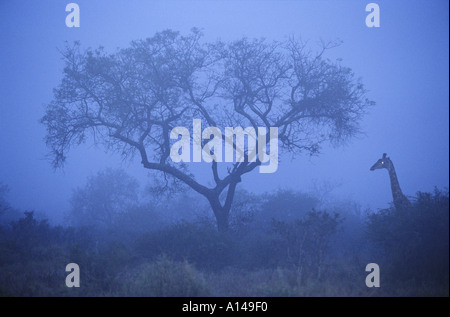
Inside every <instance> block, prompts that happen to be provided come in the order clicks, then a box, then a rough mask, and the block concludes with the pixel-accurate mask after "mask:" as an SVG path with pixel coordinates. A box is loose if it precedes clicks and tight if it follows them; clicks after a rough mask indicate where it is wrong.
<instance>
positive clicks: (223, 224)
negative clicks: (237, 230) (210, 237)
mask: <svg viewBox="0 0 450 317" xmlns="http://www.w3.org/2000/svg"><path fill="white" fill-rule="evenodd" d="M208 200H209V203H210V205H211V208H212V210H213V212H214V216H215V217H216V222H217V230H218V231H219V232H222V233H223V232H227V231H228V230H229V228H230V227H229V223H228V220H229V217H228V216H229V215H230V209H231V208H229V207H228V208H226V207H223V206H222V205H221V204H220V201H219V198H218V197H214V198H209V199H208ZM230 207H231V206H230Z"/></svg>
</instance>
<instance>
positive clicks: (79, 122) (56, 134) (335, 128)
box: [42, 29, 372, 231]
mask: <svg viewBox="0 0 450 317" xmlns="http://www.w3.org/2000/svg"><path fill="white" fill-rule="evenodd" d="M201 38H202V34H201V32H199V31H198V30H196V29H194V30H192V32H191V33H190V34H189V35H187V36H182V35H180V34H179V33H178V32H174V31H171V30H166V31H163V32H160V33H156V34H155V35H154V36H153V37H151V38H147V39H145V40H139V41H134V42H132V43H131V45H130V46H129V47H128V48H124V49H120V50H117V51H116V52H115V53H112V54H108V53H107V52H105V50H104V49H103V48H101V47H100V48H98V49H95V50H93V49H85V50H82V49H81V47H80V45H79V43H75V44H74V45H73V46H68V47H66V49H65V50H64V51H63V52H62V55H63V59H64V60H65V68H64V76H63V79H62V82H61V84H60V85H59V87H58V88H56V89H55V90H54V99H53V100H52V101H51V102H50V103H49V104H48V106H47V109H46V113H45V115H44V117H43V118H42V123H44V124H45V125H46V127H47V135H46V143H47V145H48V146H49V147H50V148H51V156H52V158H53V164H54V166H55V167H57V166H61V165H62V164H63V163H64V161H65V158H66V153H67V152H68V150H69V149H70V148H71V147H72V146H74V145H79V144H80V143H82V142H85V141H86V139H87V137H88V136H89V135H90V136H92V137H93V138H92V140H93V142H95V143H98V144H102V145H104V146H105V147H106V148H108V149H112V150H114V151H118V152H119V153H120V154H121V155H123V156H133V155H135V154H137V155H139V156H140V159H141V162H142V165H143V166H144V168H146V169H150V170H156V171H159V172H160V173H161V175H164V177H165V179H172V180H174V181H177V182H181V183H184V184H186V185H188V186H189V187H190V188H192V189H193V190H195V191H196V192H198V193H199V194H201V195H203V196H204V197H206V198H207V200H208V201H209V203H210V205H211V208H212V210H213V212H214V215H215V217H216V220H217V226H218V229H219V230H220V231H226V230H228V219H229V212H230V208H231V205H232V202H233V198H234V194H235V190H236V186H237V184H238V183H239V182H241V176H242V175H243V174H246V173H249V172H251V171H253V170H254V169H255V168H256V167H258V166H260V165H261V161H262V160H260V158H259V157H258V159H256V160H252V159H249V153H247V150H246V151H245V153H243V154H244V157H245V160H244V161H238V162H234V163H225V162H221V163H218V162H216V161H215V160H213V161H212V162H211V163H210V167H208V168H210V171H211V179H212V180H213V185H212V186H211V185H208V184H202V183H200V181H198V180H197V179H196V178H195V176H194V175H193V173H192V165H190V164H187V163H184V162H180V163H175V162H174V161H173V160H171V157H170V153H171V146H172V144H173V140H171V138H170V136H171V135H170V133H171V131H172V129H173V128H175V127H186V128H192V127H193V118H196V119H201V122H202V127H203V128H206V127H219V128H224V127H253V128H254V129H255V131H258V130H257V128H258V127H265V128H267V131H269V128H270V127H277V128H278V140H279V144H280V149H281V150H284V151H285V152H289V153H299V152H302V153H307V154H317V153H318V152H319V150H320V146H321V145H322V144H323V142H325V141H331V142H333V143H336V144H339V143H341V142H343V141H346V140H347V139H348V138H349V137H352V136H354V135H355V134H357V133H358V132H359V125H358V124H359V121H360V119H361V116H362V115H363V114H364V112H365V110H366V108H367V107H368V106H369V105H371V104H372V102H371V101H369V100H367V99H366V97H365V95H366V91H365V89H364V87H363V85H362V84H361V83H360V81H359V80H358V79H355V77H354V74H353V72H352V71H351V69H350V68H348V67H344V66H342V65H341V64H340V62H339V61H330V60H329V59H326V58H325V57H324V53H325V52H326V51H327V50H328V49H329V48H332V47H334V46H335V44H333V43H331V44H324V45H323V46H322V47H321V48H320V49H319V50H317V52H312V51H311V50H309V49H308V46H307V45H305V43H303V42H301V41H298V40H296V39H294V38H290V39H288V40H286V41H283V42H268V41H266V40H263V39H253V40H252V39H247V38H243V39H240V40H237V41H234V42H230V43H223V42H220V41H216V42H214V43H204V42H203V41H202V40H201ZM191 131H192V130H191ZM190 137H191V138H193V135H191V136H190ZM269 139H270V138H269ZM269 139H266V138H264V141H263V142H266V143H267V144H269ZM224 140H225V137H224ZM191 141H192V143H193V144H194V143H195V142H198V140H191ZM206 141H208V140H203V141H201V142H202V145H204V144H205V142H206ZM225 142H229V144H230V143H231V144H232V145H233V147H234V149H236V150H237V147H236V141H234V139H231V140H230V139H227V140H225ZM256 142H258V140H256ZM211 150H212V148H211ZM215 151H218V149H214V152H215ZM211 154H212V152H211ZM219 165H220V166H219ZM224 166H225V167H224ZM167 176H169V177H167Z"/></svg>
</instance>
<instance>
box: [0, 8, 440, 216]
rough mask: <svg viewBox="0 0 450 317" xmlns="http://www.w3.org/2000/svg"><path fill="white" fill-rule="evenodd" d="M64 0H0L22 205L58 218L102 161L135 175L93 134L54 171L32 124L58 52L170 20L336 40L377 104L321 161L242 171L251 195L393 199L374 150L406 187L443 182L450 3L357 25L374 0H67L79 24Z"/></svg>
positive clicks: (7, 138) (0, 151)
mask: <svg viewBox="0 0 450 317" xmlns="http://www.w3.org/2000/svg"><path fill="white" fill-rule="evenodd" d="M69 2H71V1H62V0H57V1H56V0H45V1H0V46H1V49H0V96H1V98H0V182H3V183H4V184H7V185H8V186H9V187H10V189H11V191H10V195H9V201H10V203H11V204H12V205H13V206H15V207H17V208H20V209H22V210H32V209H33V210H36V211H39V212H42V213H48V214H49V215H54V216H55V217H57V219H60V215H62V213H63V212H64V211H66V210H67V209H68V207H69V204H68V198H69V197H70V194H71V190H72V189H73V188H74V187H76V186H81V185H83V184H84V183H85V181H86V178H87V176H89V175H92V174H94V173H95V172H97V171H98V170H100V169H103V168H105V167H120V166H121V167H123V168H124V169H125V170H127V171H128V172H129V173H130V174H131V175H133V176H136V177H138V178H139V180H140V181H141V182H142V183H145V182H146V179H147V171H146V170H144V169H143V167H142V166H141V165H140V164H139V161H138V160H136V161H134V162H129V163H125V164H124V163H122V161H121V159H120V157H117V156H115V155H114V154H111V153H109V154H105V153H104V152H103V149H102V148H96V147H95V146H93V145H92V142H87V143H86V145H83V146H80V147H78V148H74V149H73V150H72V151H71V152H70V153H69V156H68V161H67V164H66V166H65V168H64V169H63V170H56V171H54V170H53V169H52V167H51V165H50V162H49V161H48V160H47V159H46V158H45V156H46V153H47V152H48V149H47V148H46V146H45V144H44V141H43V138H44V135H45V127H44V126H43V125H41V124H40V123H39V119H40V118H41V117H42V115H43V114H44V109H45V104H47V103H48V102H49V101H50V100H51V99H52V89H53V88H54V87H56V86H57V85H58V84H59V82H60V80H61V78H62V68H63V62H62V60H61V58H60V54H59V52H58V48H63V46H64V41H66V40H67V41H74V40H80V41H81V44H82V46H83V47H89V46H90V47H97V46H100V45H102V46H104V47H105V48H106V49H108V50H110V51H114V50H115V49H116V48H117V47H125V46H127V45H128V44H129V42H130V41H132V40H135V39H142V38H146V37H149V36H152V35H153V34H154V33H155V32H157V31H161V30H164V29H167V28H170V29H173V30H177V31H181V32H182V33H185V34H186V33H187V32H189V30H190V29H191V28H192V27H199V28H202V29H203V32H204V35H205V36H204V40H211V41H214V40H216V39H222V40H234V39H238V38H241V37H242V36H247V37H255V38H260V37H265V38H267V39H269V40H282V39H284V38H286V37H287V36H291V35H295V36H298V37H302V38H303V39H305V40H309V41H311V42H312V43H314V42H315V41H318V40H320V39H324V40H335V39H341V40H342V41H343V45H341V46H340V47H337V48H335V49H333V50H332V51H330V54H329V57H331V58H333V59H334V58H337V57H340V58H342V59H343V65H345V66H349V67H351V68H352V69H353V70H354V72H355V73H356V75H357V76H358V77H361V78H362V80H363V83H364V84H365V85H366V87H367V88H368V89H369V98H370V99H371V100H374V101H375V102H376V106H375V107H373V108H372V109H371V110H370V112H369V113H368V115H367V116H366V117H365V118H364V120H363V122H362V128H363V131H364V132H365V135H362V136H360V137H358V138H355V139H353V140H352V142H351V143H349V144H348V145H346V146H344V147H340V148H331V147H325V148H323V151H322V154H321V155H320V156H319V157H313V158H309V157H302V156H298V157H296V158H294V159H292V160H290V159H284V158H283V159H282V162H281V164H280V166H279V169H278V171H277V172H276V173H274V174H259V173H258V172H257V171H254V172H253V173H252V174H249V175H246V176H245V177H244V181H243V182H242V183H241V184H240V185H239V186H241V187H243V188H246V189H248V190H253V191H257V192H263V191H272V190H275V189H277V188H279V187H281V188H292V189H296V190H302V191H310V190H312V189H313V188H314V187H315V186H319V187H321V186H324V184H330V185H332V186H335V189H334V191H333V195H334V197H336V198H338V199H352V200H355V201H357V202H359V203H360V204H361V205H362V206H363V207H371V208H373V209H377V208H384V207H386V206H387V204H388V203H389V202H390V201H392V196H391V191H390V185H389V178H388V175H387V172H386V171H375V172H370V171H369V168H370V166H371V165H372V164H373V163H374V162H375V161H376V160H377V159H378V158H380V157H381V155H382V153H383V152H386V153H388V155H389V156H390V157H391V159H392V160H393V162H394V164H395V167H396V170H397V175H398V178H399V181H400V185H401V186H402V189H403V192H404V193H405V194H407V195H414V194H415V193H416V192H417V191H432V190H433V188H434V186H437V187H439V188H444V187H448V183H449V154H448V152H449V89H448V86H449V43H448V37H449V34H448V32H449V31H448V29H449V7H448V6H449V2H448V1H446V0H442V1H439V0H433V1H425V0H423V1H418V0H411V1H393V0H389V1H375V2H376V3H378V4H379V7H380V13H381V14H380V18H381V19H380V20H381V27H380V28H368V27H366V25H365V18H366V15H367V14H368V13H367V12H365V6H366V5H367V4H368V3H369V2H371V1H360V0H358V1H349V0H347V1H335V0H333V1H317V0H304V1H268V0H266V1H189V0H186V1H137V0H135V1H130V0H127V1H117V0H110V1H100V0H97V1H81V0H80V1H74V2H75V3H77V4H78V5H79V7H80V18H81V19H80V20H81V27H80V28H67V27H66V25H65V18H66V15H67V12H65V6H66V4H68V3H69Z"/></svg>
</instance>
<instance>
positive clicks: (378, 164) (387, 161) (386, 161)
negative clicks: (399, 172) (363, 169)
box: [370, 153, 391, 171]
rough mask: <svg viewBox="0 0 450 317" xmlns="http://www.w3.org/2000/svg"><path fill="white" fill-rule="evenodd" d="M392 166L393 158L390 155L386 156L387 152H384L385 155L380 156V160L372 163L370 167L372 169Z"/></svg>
mask: <svg viewBox="0 0 450 317" xmlns="http://www.w3.org/2000/svg"><path fill="white" fill-rule="evenodd" d="M390 166H391V160H390V159H389V157H387V156H386V153H383V157H382V158H380V159H379V160H378V161H376V162H375V164H373V165H372V167H371V168H370V170H371V171H374V170H377V169H380V168H386V169H389V168H390Z"/></svg>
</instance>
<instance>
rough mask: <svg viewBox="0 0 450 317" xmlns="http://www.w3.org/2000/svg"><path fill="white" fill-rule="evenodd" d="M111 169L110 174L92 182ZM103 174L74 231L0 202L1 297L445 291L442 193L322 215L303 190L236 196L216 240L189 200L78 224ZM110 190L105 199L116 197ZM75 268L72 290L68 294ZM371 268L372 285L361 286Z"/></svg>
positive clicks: (78, 194) (131, 207) (143, 204)
mask: <svg viewBox="0 0 450 317" xmlns="http://www.w3.org/2000/svg"><path fill="white" fill-rule="evenodd" d="M108 173H110V176H111V175H112V177H113V178H114V177H116V176H117V175H116V176H114V175H115V173H116V172H114V171H106V172H103V174H101V175H100V174H99V176H101V177H103V179H105V177H106V178H108ZM119 176H120V175H119ZM101 177H97V178H93V179H91V180H90V184H88V186H86V188H84V189H77V190H75V191H74V194H73V199H72V207H73V209H72V211H71V215H70V217H69V219H71V220H70V224H71V225H70V226H54V225H51V224H50V223H49V222H48V221H47V220H45V219H41V218H40V217H38V216H37V215H36V214H35V213H33V212H25V213H24V214H23V215H22V216H21V217H20V218H19V219H16V220H11V219H10V218H8V219H7V218H6V215H7V214H8V213H9V212H11V211H12V210H13V209H12V208H11V207H10V206H8V205H7V202H6V201H5V200H4V197H0V198H1V199H0V202H1V206H0V207H1V209H0V210H2V211H1V213H2V216H1V219H3V222H2V224H1V226H0V295H1V296H448V295H449V288H448V287H449V285H448V282H449V195H448V192H443V191H439V190H436V191H435V192H434V193H418V194H417V195H416V197H415V199H413V208H412V209H409V210H395V209H394V208H389V209H386V210H380V211H365V212H362V211H361V209H360V208H358V207H357V206H356V205H355V204H351V203H346V204H340V205H339V206H338V204H336V206H334V207H333V206H326V208H325V207H324V206H323V205H322V204H321V203H320V201H319V199H317V198H315V197H313V196H311V195H308V194H304V193H298V192H292V191H279V192H277V193H273V194H262V195H255V194H251V193H247V192H245V191H241V192H239V193H237V197H236V202H235V204H234V209H233V213H232V215H233V218H232V219H231V221H230V223H231V224H232V225H231V228H230V231H229V232H227V233H223V232H218V231H217V229H216V226H215V222H214V219H212V218H211V217H209V216H208V212H207V210H208V205H207V204H206V203H204V204H202V203H199V202H198V200H197V199H192V198H190V197H189V196H186V195H181V196H173V197H171V198H167V200H166V199H161V197H159V199H156V198H147V199H143V200H142V201H140V200H131V199H130V200H129V204H128V205H125V204H122V205H121V206H120V208H119V209H117V210H116V209H115V207H117V205H114V204H111V205H110V206H111V208H110V209H108V210H109V211H108V210H107V209H103V210H102V211H101V212H102V213H101V215H102V217H99V218H96V217H94V216H95V214H91V218H92V219H91V220H89V219H90V218H85V220H86V221H85V222H82V223H80V222H79V221H77V214H78V213H80V214H81V215H83V217H87V216H86V212H88V213H89V212H90V213H95V210H98V208H99V206H100V205H99V204H95V203H93V202H92V201H90V199H88V198H89V197H87V196H86V195H87V193H88V191H85V189H87V188H90V190H96V189H95V187H92V186H91V185H93V183H95V182H97V181H99V179H100V178H101ZM121 177H123V175H121ZM125 180H126V179H125ZM130 184H134V183H133V182H130ZM110 185H111V186H110V187H108V188H107V190H108V192H110V193H111V195H112V196H111V197H117V196H114V195H117V193H115V191H124V189H123V188H121V187H120V186H119V187H117V186H116V187H115V186H114V184H113V183H111V184H110ZM89 186H91V187H89ZM130 188H131V187H130V186H129V187H127V188H126V189H125V191H124V192H125V194H127V193H128V194H129V195H130V197H132V196H133V195H132V193H131V192H130ZM136 189H137V187H136ZM122 194H123V193H122ZM82 197H84V198H85V199H86V200H85V201H84V203H83V201H82V200H81V198H82ZM96 197H102V198H101V199H104V200H105V201H104V204H103V205H102V206H107V205H108V202H111V201H109V200H108V199H110V198H111V197H110V198H108V197H107V196H104V195H103V196H98V195H97V196H96ZM126 201H127V200H126V199H125V198H124V199H123V200H121V203H124V202H126ZM169 201H170V203H167V202H169ZM89 206H91V207H92V206H93V207H92V208H94V209H92V210H91V209H89V208H90V207H89ZM123 208H128V209H127V210H124V209H123ZM202 209H204V211H205V212H203V211H202ZM107 212H111V213H110V215H109V216H108V217H104V216H105V215H106V214H105V213H107ZM5 219H7V220H5ZM87 220H89V221H87ZM71 262H75V263H77V264H78V265H79V267H80V272H81V287H79V288H68V287H66V286H65V278H66V275H67V274H68V273H66V272H65V266H66V264H68V263H71ZM371 262H375V263H378V264H379V266H380V272H381V273H380V277H381V287H380V288H368V287H366V285H365V278H366V275H367V274H368V273H367V272H365V266H366V264H367V263H371Z"/></svg>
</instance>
